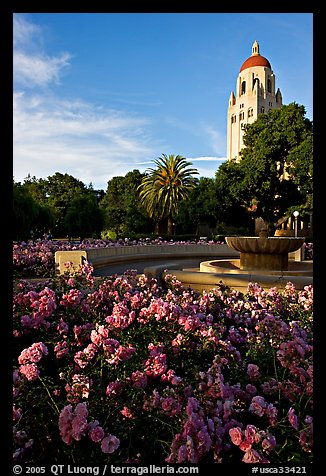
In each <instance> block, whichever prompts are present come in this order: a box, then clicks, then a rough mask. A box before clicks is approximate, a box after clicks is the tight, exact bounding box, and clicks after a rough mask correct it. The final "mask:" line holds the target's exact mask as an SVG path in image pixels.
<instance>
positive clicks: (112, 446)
mask: <svg viewBox="0 0 326 476" xmlns="http://www.w3.org/2000/svg"><path fill="white" fill-rule="evenodd" d="M87 420H88V409H87V404H86V403H77V405H76V407H75V408H73V407H72V405H71V404H69V405H66V406H65V407H64V408H63V409H62V411H61V413H60V416H59V430H60V436H61V438H62V440H63V441H64V442H65V443H66V445H71V444H72V442H73V441H74V440H75V441H79V440H80V439H81V437H82V436H84V435H86V434H88V436H89V438H90V439H91V440H92V441H93V442H95V443H99V444H100V446H101V450H102V452H103V453H113V452H114V451H116V450H117V449H118V447H119V444H120V440H119V438H117V437H116V436H114V435H111V434H110V433H105V431H104V430H103V428H102V427H101V426H100V424H99V422H98V421H97V420H94V421H92V422H88V421H87Z"/></svg>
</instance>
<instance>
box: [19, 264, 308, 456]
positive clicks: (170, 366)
mask: <svg viewBox="0 0 326 476" xmlns="http://www.w3.org/2000/svg"><path fill="white" fill-rule="evenodd" d="M312 301H313V289H312V287H310V286H309V287H306V288H305V289H304V290H303V291H297V290H296V289H295V288H294V286H293V285H292V284H291V283H289V284H288V285H287V287H286V289H285V290H283V291H282V292H279V291H277V290H276V289H275V288H272V289H269V290H263V289H262V288H260V287H259V286H258V285H256V284H254V283H253V284H250V285H249V286H248V290H247V292H246V293H245V294H243V293H240V292H238V291H235V290H232V289H229V288H222V287H221V288H216V289H214V290H212V291H210V292H202V293H196V292H194V291H193V290H191V289H185V288H184V287H183V286H182V285H181V283H180V282H178V281H177V280H176V279H175V278H174V277H173V276H170V275H169V276H167V277H166V283H165V286H164V288H160V287H158V286H157V283H156V281H155V280H147V278H146V277H145V276H144V275H140V276H137V275H136V272H135V271H133V270H128V271H127V272H126V273H125V274H124V276H122V277H118V276H112V277H106V278H100V279H96V280H95V279H94V277H93V274H92V267H91V266H90V265H87V264H86V265H85V266H84V268H83V270H82V273H81V274H76V275H74V276H71V275H69V274H68V273H67V274H65V275H62V276H60V277H57V278H55V279H49V280H48V282H46V283H44V282H43V283H34V284H31V283H28V282H27V281H23V280H17V281H15V283H14V326H13V328H14V372H13V377H14V384H13V389H14V409H13V424H14V460H15V462H17V463H33V464H42V463H47V462H49V461H51V463H53V464H55V463H60V464H61V463H65V462H71V461H74V462H76V464H83V463H84V464H100V463H106V462H108V461H109V462H110V463H116V464H119V463H120V464H121V463H133V464H137V463H139V464H149V463H156V464H160V463H161V464H167V463H198V462H201V463H211V462H215V463H237V462H244V463H254V462H262V463H267V462H270V463H272V464H274V463H275V464H283V463H285V462H288V461H291V464H295V463H298V464H300V465H301V464H305V463H309V462H311V461H312V458H313V455H312V425H313V421H312V397H313V395H312V378H313V375H312V352H313V346H312Z"/></svg>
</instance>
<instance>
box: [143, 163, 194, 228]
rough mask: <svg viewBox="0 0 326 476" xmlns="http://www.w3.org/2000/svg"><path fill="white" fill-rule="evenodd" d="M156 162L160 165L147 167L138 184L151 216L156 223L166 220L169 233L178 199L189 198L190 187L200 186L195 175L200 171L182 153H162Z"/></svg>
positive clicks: (144, 204) (145, 207) (176, 210)
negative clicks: (192, 166) (193, 167)
mask: <svg viewBox="0 0 326 476" xmlns="http://www.w3.org/2000/svg"><path fill="white" fill-rule="evenodd" d="M154 164H156V166H157V168H149V169H147V170H146V172H145V176H144V177H143V179H142V182H141V184H140V185H139V186H138V191H139V196H140V200H141V203H142V205H143V207H144V209H145V210H146V212H147V214H148V216H149V217H150V218H152V219H153V220H154V221H155V222H156V223H159V222H160V221H162V220H163V219H167V224H168V227H167V232H168V234H171V235H172V233H173V219H174V218H175V217H176V216H177V214H178V206H179V202H180V200H183V199H185V198H188V195H189V192H190V190H191V189H193V188H194V187H195V186H196V185H197V182H198V180H197V179H196V178H195V177H192V175H193V174H198V171H197V170H196V169H192V168H189V166H190V165H192V164H191V162H187V160H186V159H185V158H184V157H182V156H181V155H177V156H175V155H173V154H172V155H169V156H167V155H166V154H162V157H159V158H158V159H156V160H154Z"/></svg>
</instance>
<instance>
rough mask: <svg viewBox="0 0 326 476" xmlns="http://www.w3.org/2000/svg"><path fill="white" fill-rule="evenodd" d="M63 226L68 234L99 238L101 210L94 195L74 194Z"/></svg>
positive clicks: (101, 218)
mask: <svg viewBox="0 0 326 476" xmlns="http://www.w3.org/2000/svg"><path fill="white" fill-rule="evenodd" d="M64 221H65V227H66V230H67V232H68V235H69V236H79V237H80V239H81V240H82V239H83V238H85V237H88V238H90V237H92V238H99V237H100V234H101V230H102V227H103V221H104V217H103V211H102V210H101V209H100V207H99V205H98V203H97V201H96V197H95V195H94V194H93V193H92V192H91V191H88V193H85V192H83V193H81V194H79V195H76V196H75V197H74V198H73V199H72V201H71V203H70V205H69V207H68V209H67V211H66V214H65V220H64Z"/></svg>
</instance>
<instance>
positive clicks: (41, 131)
mask: <svg viewBox="0 0 326 476" xmlns="http://www.w3.org/2000/svg"><path fill="white" fill-rule="evenodd" d="M13 22H14V29H13V33H14V49H13V55H14V56H13V60H14V70H13V79H14V97H13V104H14V108H13V126H14V129H13V131H14V134H13V139H14V141H13V153H14V154H13V174H14V180H15V181H16V182H23V180H24V179H25V177H27V175H28V174H30V175H31V176H36V178H47V177H48V176H50V175H53V174H54V173H55V172H61V173H68V174H70V175H73V176H74V177H75V178H77V179H79V180H81V181H82V182H84V183H85V185H88V184H89V183H90V182H91V183H92V184H93V187H94V188H96V189H103V190H106V187H107V182H108V180H110V179H111V178H112V177H114V176H117V175H125V174H126V173H127V172H128V171H130V170H133V169H138V170H140V171H141V172H144V171H145V170H146V169H147V168H148V167H150V166H152V165H153V160H154V159H156V158H158V157H160V156H161V155H162V154H163V153H165V154H175V155H177V154H180V155H182V156H184V157H186V158H187V159H188V160H189V161H190V162H192V164H193V166H194V167H195V168H197V169H198V171H199V174H200V176H205V177H214V175H215V172H216V171H217V169H218V167H219V165H220V164H221V163H223V162H224V161H225V157H226V117H227V106H228V100H229V96H230V93H231V91H235V85H236V79H237V76H238V73H239V70H240V67H241V65H242V63H243V62H244V61H245V60H246V59H247V58H248V57H249V56H250V55H251V47H252V44H253V42H254V40H257V41H258V43H259V46H260V54H261V55H263V56H265V57H266V58H267V59H268V60H269V61H270V63H271V66H272V69H273V71H274V74H275V76H276V87H279V88H280V90H281V93H282V96H283V104H288V103H290V102H293V101H295V102H296V103H298V104H302V105H304V106H305V108H306V117H308V118H309V119H311V120H313V110H312V104H313V14H312V13H70V14H69V13H15V14H14V15H13Z"/></svg>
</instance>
